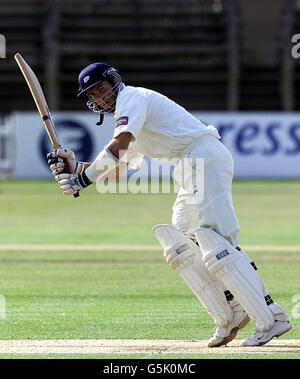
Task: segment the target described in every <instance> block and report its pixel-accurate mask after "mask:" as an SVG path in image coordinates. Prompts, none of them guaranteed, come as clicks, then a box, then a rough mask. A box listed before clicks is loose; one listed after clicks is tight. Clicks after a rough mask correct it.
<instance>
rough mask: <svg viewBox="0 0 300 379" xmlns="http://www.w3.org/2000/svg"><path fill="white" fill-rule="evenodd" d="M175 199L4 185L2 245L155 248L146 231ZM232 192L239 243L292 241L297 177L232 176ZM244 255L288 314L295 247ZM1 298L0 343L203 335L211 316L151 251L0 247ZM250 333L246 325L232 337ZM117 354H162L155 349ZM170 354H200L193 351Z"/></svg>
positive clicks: (297, 213) (297, 240)
mask: <svg viewBox="0 0 300 379" xmlns="http://www.w3.org/2000/svg"><path fill="white" fill-rule="evenodd" d="M175 197H176V195H175V194H169V195H168V194H156V195H150V194H136V195H132V194H105V195H100V194H98V193H97V192H96V191H95V188H90V187H89V188H88V189H87V190H86V191H85V192H83V193H82V195H81V197H80V198H79V199H73V198H72V197H64V196H62V195H61V194H60V193H59V191H58V189H57V186H56V184H55V183H53V182H48V181H39V182H38V181H19V182H17V181H3V182H0V204H1V220H0V244H1V243H2V244H4V243H5V244H16V243H18V244H23V243H25V244H26V243H43V244H44V243H45V244H58V243H59V244H68V243H72V244H84V243H99V244H105V243H114V244H123V243H124V244H132V245H134V244H149V245H150V244H151V245H152V244H155V245H157V246H158V242H157V241H156V239H155V237H154V236H153V234H152V231H151V228H152V226H153V225H154V224H157V223H170V220H171V206H172V203H173V202H174V200H175ZM233 198H234V203H235V207H236V212H237V215H238V218H239V221H240V225H241V235H240V245H241V246H243V243H244V244H253V245H255V244H259V245H269V244H273V245H293V244H300V233H299V230H300V228H299V220H300V182H297V181H295V182H279V181H276V182H256V181H243V182H235V183H234V187H233ZM247 252H248V254H249V255H250V256H251V258H253V260H254V261H255V262H256V265H257V266H258V268H259V273H260V275H261V277H262V279H263V280H264V282H265V284H266V287H267V288H268V290H269V292H270V294H271V295H272V297H273V299H274V300H275V301H276V302H278V303H280V304H281V305H282V306H284V307H285V308H286V309H287V311H288V312H289V313H290V314H291V312H292V309H293V307H294V306H295V303H293V301H292V297H293V296H294V295H295V294H298V293H300V275H299V274H300V261H299V253H297V252H285V251H282V252H270V251H263V249H262V251H255V252H254V251H251V250H249V251H247ZM281 256H283V257H284V258H285V259H284V261H282V262H281V261H280V260H278V257H281ZM274 257H275V258H276V259H274ZM0 294H1V295H2V296H4V297H5V300H6V317H5V319H0V339H27V338H29V339H52V338H53V339H54V338H55V339H63V338H66V339H69V338H76V339H84V338H93V339H96V338H109V339H110V338H118V339H123V338H124V339H125V338H126V339H127V338H129V339H154V338H157V339H207V338H209V337H210V336H211V335H212V333H213V329H214V324H213V321H212V319H211V318H210V317H209V316H208V315H207V313H206V311H205V310H204V309H203V308H202V306H201V305H200V303H199V302H198V301H197V299H196V298H195V296H194V295H193V294H192V292H191V291H190V290H189V289H188V287H187V286H186V284H185V283H184V282H183V281H182V279H181V278H180V277H179V275H178V274H177V273H176V272H174V271H173V270H171V269H170V267H169V266H168V265H167V264H166V263H165V261H164V260H163V257H162V252H160V251H157V250H154V251H143V250H140V251H135V250H132V251H130V250H129V251H118V249H116V250H113V251H109V250H104V251H80V250H78V251H69V250H62V251H45V250H44V251H43V250H40V251H28V250H23V251H22V250H21V249H20V250H18V251H9V250H8V251H4V250H2V251H1V250H0ZM292 322H293V329H292V330H291V331H290V332H289V333H288V334H287V335H286V337H284V338H298V337H299V331H300V324H299V320H298V319H294V320H292ZM252 330H253V325H250V324H249V325H248V326H247V327H246V328H245V329H244V330H242V331H241V332H240V333H239V338H242V337H244V336H247V335H249V334H251V333H252ZM44 356H45V355H44ZM44 356H38V355H37V356H35V357H36V358H39V357H40V358H41V357H44ZM48 356H49V358H53V357H55V355H51V354H49V355H48ZM214 356H215V358H220V355H219V354H209V356H203V357H204V358H206V357H207V358H212V357H214ZM9 357H13V358H16V357H22V358H27V357H31V356H28V355H9V354H0V358H9ZM45 357H46V356H45ZM57 357H60V358H61V357H64V358H81V357H83V356H82V355H78V354H66V355H63V356H62V355H58V356H57ZM85 357H86V358H93V357H94V358H95V355H93V354H91V355H90V354H89V355H85ZM96 357H98V358H99V355H98V356H96ZM103 357H104V358H123V357H124V356H123V355H118V356H116V355H112V356H111V355H105V354H103V355H102V358H103ZM125 357H126V358H129V357H131V358H132V357H137V358H139V357H142V358H145V359H147V358H162V354H160V355H157V356H155V355H154V356H153V355H148V356H147V355H146V354H144V355H139V354H136V355H131V356H128V355H125ZM167 357H171V355H167ZM178 357H181V358H187V357H188V358H193V357H194V358H197V359H200V358H202V356H200V355H197V356H195V355H193V354H186V355H179V356H178V355H177V356H176V358H178ZM235 357H236V355H235ZM239 357H240V358H245V357H246V356H245V355H244V354H242V355H240V356H239ZM253 357H254V356H253V354H251V355H250V356H249V358H253ZM283 357H284V358H291V357H299V355H297V354H284V353H277V354H275V353H274V358H283ZM227 358H230V357H228V356H227ZM255 358H268V359H269V358H270V354H267V355H266V356H262V355H257V356H255Z"/></svg>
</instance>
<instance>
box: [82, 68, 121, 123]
mask: <svg viewBox="0 0 300 379" xmlns="http://www.w3.org/2000/svg"><path fill="white" fill-rule="evenodd" d="M116 79H117V80H116ZM105 80H107V81H109V83H110V84H111V85H112V88H111V90H109V92H111V93H112V94H113V95H114V96H115V97H117V96H118V93H119V90H120V85H121V83H122V78H121V76H120V75H119V73H118V72H117V70H116V69H115V68H113V67H111V66H110V65H108V64H107V63H104V62H97V63H92V64H90V65H88V66H87V67H85V68H84V69H83V70H82V71H81V72H80V74H79V76H78V83H79V93H78V95H77V97H79V96H81V95H82V94H83V93H86V92H87V91H88V90H89V89H90V88H92V87H94V86H95V85H97V84H99V83H101V82H104V81H105ZM87 95H88V94H87ZM88 97H89V100H88V102H87V106H88V108H89V109H91V110H92V111H93V112H97V113H100V121H99V122H97V125H101V124H102V122H103V117H104V112H113V111H114V110H115V105H113V106H111V107H110V108H109V109H106V110H105V109H103V108H101V106H100V105H99V104H97V103H96V102H95V101H94V100H93V99H92V98H91V97H90V96H89V95H88Z"/></svg>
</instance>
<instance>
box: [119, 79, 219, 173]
mask: <svg viewBox="0 0 300 379" xmlns="http://www.w3.org/2000/svg"><path fill="white" fill-rule="evenodd" d="M114 118H115V119H116V127H115V132H114V137H117V136H118V135H119V134H120V133H123V132H129V133H131V134H132V136H133V137H132V142H131V143H130V144H129V148H128V153H127V161H130V165H129V167H131V168H138V167H139V166H140V164H141V162H142V160H143V156H144V155H146V156H148V157H150V158H166V159H170V160H171V159H174V158H179V157H180V156H181V155H182V153H183V151H184V150H185V149H187V148H188V146H189V145H191V143H193V142H194V141H195V140H196V139H198V138H200V137H201V136H203V135H206V134H210V135H213V136H215V137H216V138H220V136H219V133H218V131H217V129H216V128H215V127H213V126H212V125H208V126H206V125H204V124H203V123H202V122H200V121H199V120H198V119H197V118H196V117H194V116H193V115H192V114H191V113H189V112H188V111H187V110H186V109H184V108H183V107H182V106H180V105H178V104H177V103H175V102H174V101H172V100H170V99H169V98H168V97H166V96H164V95H162V94H160V93H158V92H155V91H153V90H150V89H146V88H142V87H132V86H125V87H124V89H122V91H121V92H120V93H119V94H118V97H117V100H116V110H115V115H114Z"/></svg>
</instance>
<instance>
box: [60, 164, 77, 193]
mask: <svg viewBox="0 0 300 379" xmlns="http://www.w3.org/2000/svg"><path fill="white" fill-rule="evenodd" d="M63 160H64V164H65V173H67V174H71V170H70V166H69V163H68V161H67V159H66V158H63ZM73 196H74V197H75V198H77V197H79V196H80V194H79V191H78V192H76V193H74V195H73Z"/></svg>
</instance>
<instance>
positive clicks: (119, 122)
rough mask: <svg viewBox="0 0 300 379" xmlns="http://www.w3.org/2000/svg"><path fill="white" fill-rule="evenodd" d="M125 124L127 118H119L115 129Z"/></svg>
mask: <svg viewBox="0 0 300 379" xmlns="http://www.w3.org/2000/svg"><path fill="white" fill-rule="evenodd" d="M127 124H128V117H127V116H125V117H120V118H118V119H117V123H116V128H117V127H119V126H122V125H127Z"/></svg>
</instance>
